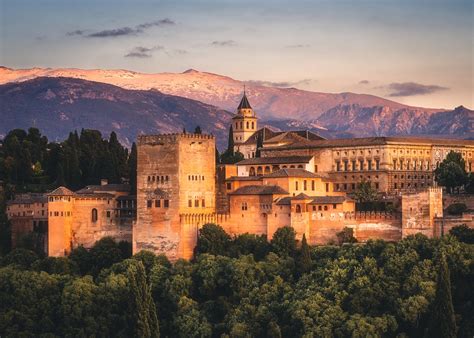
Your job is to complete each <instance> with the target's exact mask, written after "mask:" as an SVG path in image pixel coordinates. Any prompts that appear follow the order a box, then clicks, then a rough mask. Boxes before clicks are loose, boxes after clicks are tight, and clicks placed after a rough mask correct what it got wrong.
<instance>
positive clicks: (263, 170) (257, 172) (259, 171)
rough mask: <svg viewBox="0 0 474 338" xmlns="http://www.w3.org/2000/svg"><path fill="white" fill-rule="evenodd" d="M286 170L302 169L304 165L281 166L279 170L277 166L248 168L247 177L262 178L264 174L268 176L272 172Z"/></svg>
mask: <svg viewBox="0 0 474 338" xmlns="http://www.w3.org/2000/svg"><path fill="white" fill-rule="evenodd" d="M288 168H291V169H295V168H298V169H304V165H302V164H298V165H295V164H291V165H282V166H281V168H280V166H279V165H274V166H272V167H270V166H268V165H267V166H258V167H250V169H249V176H262V175H265V174H270V173H272V172H273V171H277V170H280V169H288Z"/></svg>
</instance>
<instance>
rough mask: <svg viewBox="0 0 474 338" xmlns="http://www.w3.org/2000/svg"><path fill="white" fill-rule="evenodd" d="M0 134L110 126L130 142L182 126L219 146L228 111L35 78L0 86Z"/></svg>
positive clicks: (58, 133) (57, 133) (57, 135)
mask: <svg viewBox="0 0 474 338" xmlns="http://www.w3.org/2000/svg"><path fill="white" fill-rule="evenodd" d="M0 102H1V106H0V119H1V121H2V123H0V135H5V133H6V132H8V131H9V130H11V129H14V128H23V129H26V128H29V127H31V126H36V127H38V128H39V129H40V130H41V131H42V132H43V133H44V134H45V135H47V136H48V137H49V138H50V139H63V138H65V137H66V136H67V134H68V133H69V132H70V131H72V130H75V129H77V130H80V129H81V128H93V129H98V130H100V131H101V132H102V133H105V134H108V133H110V132H111V131H115V132H116V133H117V134H118V135H119V138H120V139H121V141H122V142H124V143H125V144H128V145H130V144H131V143H132V142H133V141H134V140H135V138H136V136H137V135H138V134H142V133H173V132H180V131H182V129H183V127H184V128H186V129H187V130H188V131H193V130H194V128H195V127H196V126H197V125H199V126H201V128H202V130H203V132H207V133H212V134H214V135H216V137H217V139H218V141H219V142H218V143H219V145H220V146H221V147H222V146H224V143H225V142H226V140H227V132H228V126H229V123H230V119H231V117H232V114H231V113H229V112H227V111H224V110H222V109H219V108H216V107H214V106H211V105H208V104H204V103H201V102H198V101H195V100H191V99H187V98H183V97H178V96H173V95H165V94H162V93H160V92H158V91H156V90H148V91H140V90H126V89H123V88H120V87H117V86H113V85H109V84H104V83H98V82H91V81H85V80H80V79H72V78H61V77H59V78H47V77H40V78H35V79H33V80H28V81H25V82H21V83H9V84H4V85H0Z"/></svg>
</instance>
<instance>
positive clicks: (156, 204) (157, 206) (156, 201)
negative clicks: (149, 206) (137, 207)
mask: <svg viewBox="0 0 474 338" xmlns="http://www.w3.org/2000/svg"><path fill="white" fill-rule="evenodd" d="M155 208H161V200H155Z"/></svg>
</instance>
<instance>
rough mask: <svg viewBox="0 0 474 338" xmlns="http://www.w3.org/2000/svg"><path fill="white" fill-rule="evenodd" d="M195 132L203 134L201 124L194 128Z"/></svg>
mask: <svg viewBox="0 0 474 338" xmlns="http://www.w3.org/2000/svg"><path fill="white" fill-rule="evenodd" d="M194 134H202V130H201V127H200V126H197V127H196V128H194Z"/></svg>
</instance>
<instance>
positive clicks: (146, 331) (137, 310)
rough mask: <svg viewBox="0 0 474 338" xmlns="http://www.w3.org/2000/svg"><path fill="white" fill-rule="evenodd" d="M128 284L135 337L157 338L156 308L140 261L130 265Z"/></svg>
mask: <svg viewBox="0 0 474 338" xmlns="http://www.w3.org/2000/svg"><path fill="white" fill-rule="evenodd" d="M127 277H128V281H129V283H130V298H129V299H130V312H131V314H132V318H133V324H134V325H133V327H134V329H133V333H134V336H135V337H159V336H160V330H159V325H158V318H157V316H156V307H155V303H154V302H153V298H152V297H151V291H150V288H149V286H148V284H147V281H146V274H145V268H144V267H143V264H142V263H141V261H138V262H137V263H136V264H131V265H130V266H129V268H128V270H127Z"/></svg>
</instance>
